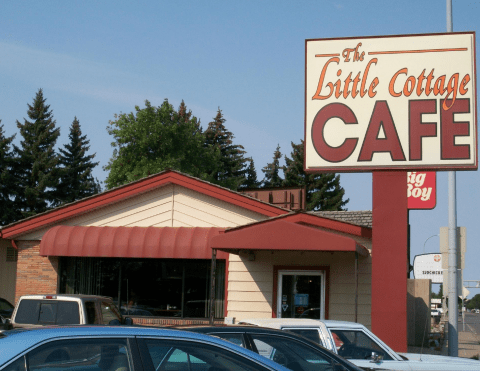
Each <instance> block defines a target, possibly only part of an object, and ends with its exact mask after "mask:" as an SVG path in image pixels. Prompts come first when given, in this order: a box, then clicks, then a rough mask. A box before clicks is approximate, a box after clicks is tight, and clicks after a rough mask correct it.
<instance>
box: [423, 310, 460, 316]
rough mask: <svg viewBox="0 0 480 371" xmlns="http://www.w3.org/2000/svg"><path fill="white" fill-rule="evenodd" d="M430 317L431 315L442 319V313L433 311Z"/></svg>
mask: <svg viewBox="0 0 480 371" xmlns="http://www.w3.org/2000/svg"><path fill="white" fill-rule="evenodd" d="M460 314H461V312H460ZM430 315H431V316H432V317H440V316H441V314H440V312H439V311H438V309H432V310H431V311H430Z"/></svg>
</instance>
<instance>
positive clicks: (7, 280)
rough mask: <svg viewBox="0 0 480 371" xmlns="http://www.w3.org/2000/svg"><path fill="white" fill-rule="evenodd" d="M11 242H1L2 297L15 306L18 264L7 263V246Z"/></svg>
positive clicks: (0, 271)
mask: <svg viewBox="0 0 480 371" xmlns="http://www.w3.org/2000/svg"><path fill="white" fill-rule="evenodd" d="M9 244H10V241H6V240H0V297H1V298H4V299H6V300H8V301H9V302H10V303H12V304H15V281H16V276H17V262H7V261H6V259H7V246H9Z"/></svg>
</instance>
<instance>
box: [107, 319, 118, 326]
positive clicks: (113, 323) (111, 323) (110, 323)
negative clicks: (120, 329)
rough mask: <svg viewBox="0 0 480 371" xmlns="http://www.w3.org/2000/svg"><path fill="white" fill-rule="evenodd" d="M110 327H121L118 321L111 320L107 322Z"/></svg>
mask: <svg viewBox="0 0 480 371" xmlns="http://www.w3.org/2000/svg"><path fill="white" fill-rule="evenodd" d="M108 324H109V325H110V326H119V325H121V323H120V321H119V320H118V319H116V318H115V319H112V320H111V321H110V322H108Z"/></svg>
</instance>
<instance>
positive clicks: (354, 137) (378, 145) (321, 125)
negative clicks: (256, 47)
mask: <svg viewBox="0 0 480 371" xmlns="http://www.w3.org/2000/svg"><path fill="white" fill-rule="evenodd" d="M476 138H477V123H476V76H475V33H474V32H465V33H448V34H427V35H404V36H384V37H383V36H381V37H355V38H345V39H317V40H306V42H305V163H304V166H305V170H306V171H310V172H318V171H335V172H342V171H343V172H346V171H355V172H358V171H371V170H390V169H392V170H394V169H397V170H400V169H405V170H410V169H415V170H419V171H420V170H461V169H471V170H475V169H477V167H478V164H477V140H476Z"/></svg>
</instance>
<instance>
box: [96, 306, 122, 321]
mask: <svg viewBox="0 0 480 371" xmlns="http://www.w3.org/2000/svg"><path fill="white" fill-rule="evenodd" d="M100 307H101V309H102V323H103V324H104V325H108V324H109V323H110V321H113V320H118V321H119V322H122V316H121V314H120V313H119V312H118V311H117V310H116V308H115V307H114V306H113V305H112V304H110V303H107V302H104V301H102V303H101V304H100Z"/></svg>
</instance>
